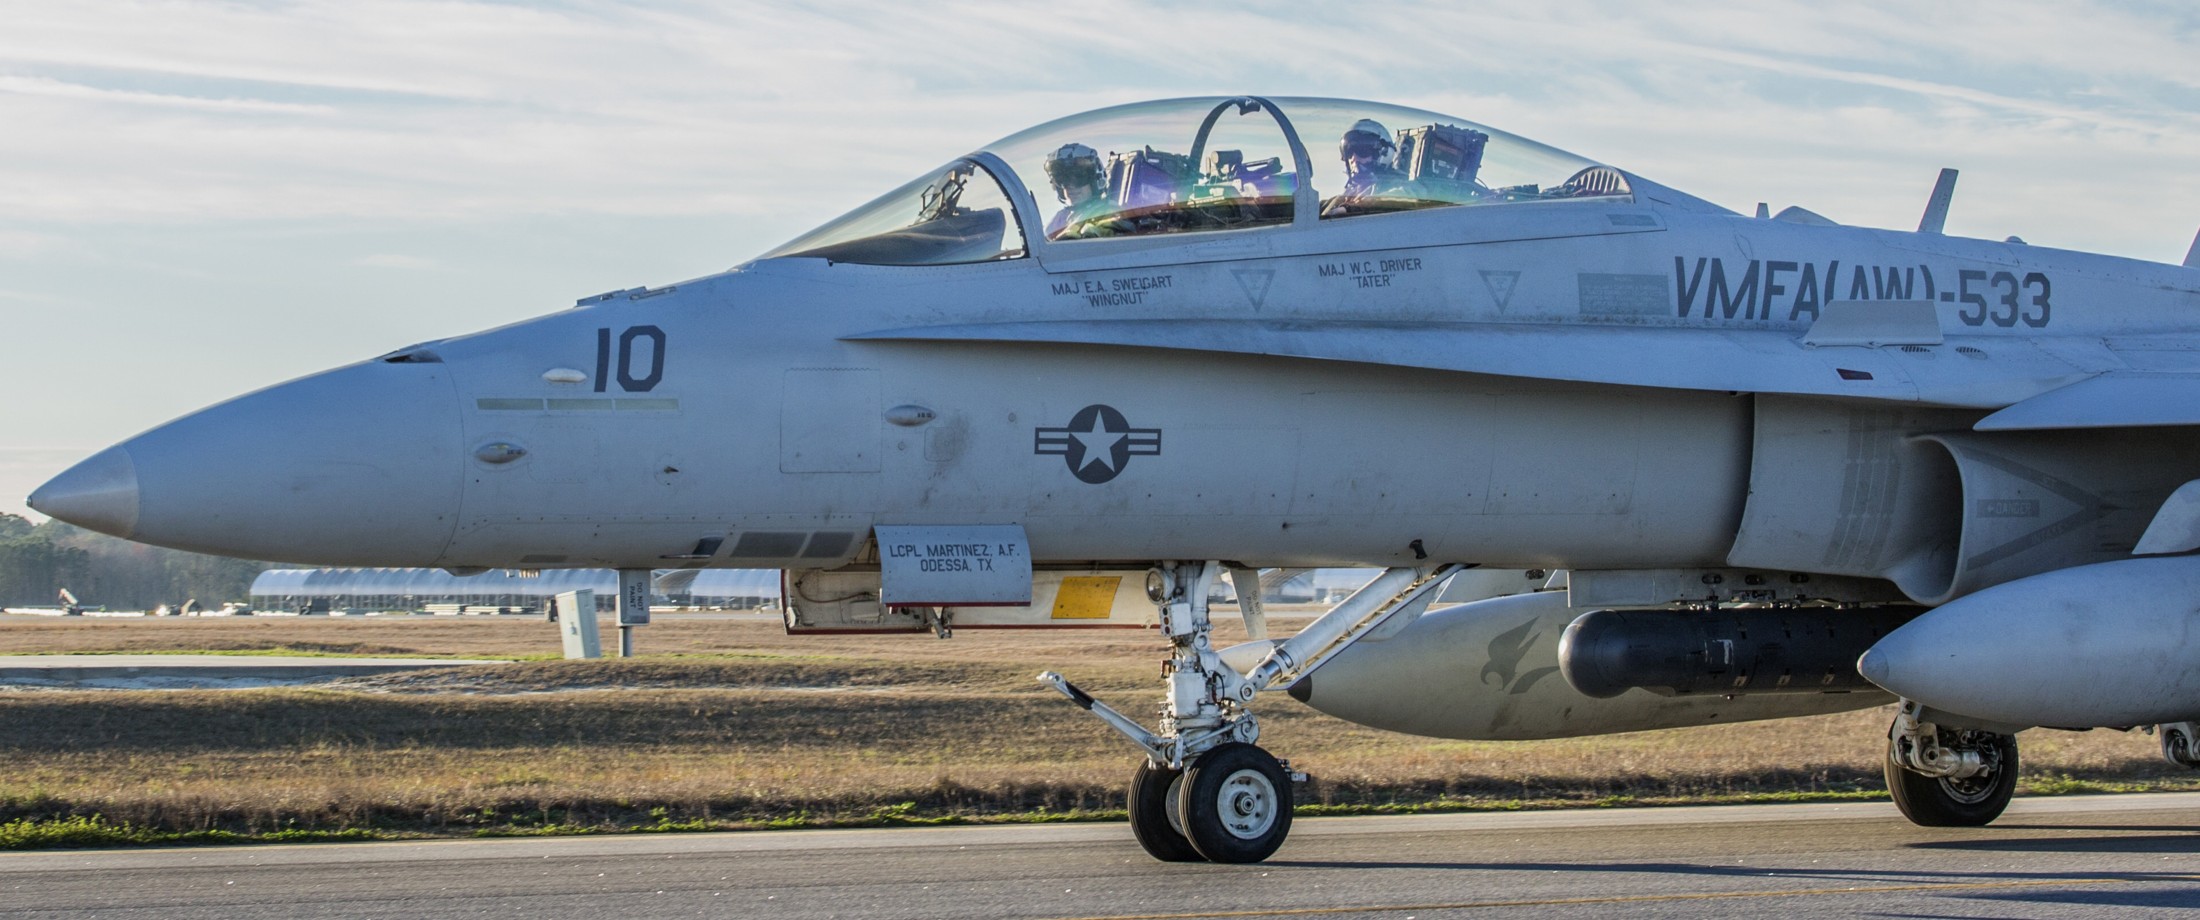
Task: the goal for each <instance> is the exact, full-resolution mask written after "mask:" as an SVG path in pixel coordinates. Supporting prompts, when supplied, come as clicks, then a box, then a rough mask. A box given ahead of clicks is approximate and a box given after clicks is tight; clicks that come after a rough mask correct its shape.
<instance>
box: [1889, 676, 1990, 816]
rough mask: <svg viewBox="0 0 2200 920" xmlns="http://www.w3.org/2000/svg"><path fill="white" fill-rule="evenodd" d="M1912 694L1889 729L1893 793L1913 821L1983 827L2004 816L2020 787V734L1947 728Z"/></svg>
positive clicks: (1896, 804)
mask: <svg viewBox="0 0 2200 920" xmlns="http://www.w3.org/2000/svg"><path fill="white" fill-rule="evenodd" d="M1926 716H1927V714H1926V713H1925V711H1924V708H1923V707H1921V706H1919V705H1918V704H1916V703H1912V702H1909V701H1907V700H1905V701H1903V703H1902V711H1901V713H1900V714H1898V715H1896V716H1895V720H1894V725H1893V726H1892V727H1890V728H1889V729H1888V730H1887V762H1886V773H1887V793H1888V794H1889V795H1891V796H1893V797H1894V804H1895V807H1896V808H1899V809H1901V810H1902V816H1903V817H1905V818H1908V819H1910V821H1911V823H1914V824H1918V825H1922V826H1924V827H1981V826H1984V825H1986V824H1988V823H1991V822H1992V821H1993V820H1994V819H1995V818H1999V817H2001V812H2002V810H2003V809H2005V808H2008V807H2009V797H2010V796H2011V795H2013V794H2014V793H2015V792H2016V791H2017V739H2016V737H2015V736H2013V735H2006V734H2002V733H2000V732H1991V731H1980V730H1973V729H1951V728H1942V727H1940V726H1938V725H1935V724H1934V723H1932V722H1929V721H1925V718H1926Z"/></svg>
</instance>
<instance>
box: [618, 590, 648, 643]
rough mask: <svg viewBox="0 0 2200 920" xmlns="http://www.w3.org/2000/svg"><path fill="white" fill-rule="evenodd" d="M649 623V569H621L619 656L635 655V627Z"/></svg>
mask: <svg viewBox="0 0 2200 920" xmlns="http://www.w3.org/2000/svg"><path fill="white" fill-rule="evenodd" d="M647 625H649V570H648V569H620V570H619V657H621V658H632V657H634V627H636V626H647Z"/></svg>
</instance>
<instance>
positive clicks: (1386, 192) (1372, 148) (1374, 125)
mask: <svg viewBox="0 0 2200 920" xmlns="http://www.w3.org/2000/svg"><path fill="white" fill-rule="evenodd" d="M1397 153H1398V145H1397V144H1395V143H1392V142H1391V140H1390V131H1389V130H1388V129H1386V128H1384V127H1383V126H1382V123H1381V122H1378V121H1376V120H1375V119H1372V118H1362V119H1360V120H1359V121H1356V122H1353V123H1352V127H1350V128H1347V129H1345V132H1344V137H1343V138H1342V139H1340V140H1339V141H1337V156H1338V158H1339V159H1342V160H1343V161H1344V189H1343V190H1342V191H1339V192H1338V193H1337V196H1336V197H1334V198H1331V199H1329V203H1328V204H1326V205H1324V206H1323V207H1322V216H1323V217H1337V216H1340V215H1344V214H1350V213H1352V212H1353V211H1354V210H1355V208H1357V207H1358V206H1361V205H1365V204H1367V203H1369V202H1373V201H1376V200H1380V199H1384V198H1399V197H1406V198H1411V197H1415V196H1414V194H1413V181H1412V180H1410V179H1407V178H1406V174H1405V173H1402V172H1399V171H1398V168H1397V167H1396V166H1393V165H1391V159H1392V158H1393V157H1395V156H1396V155H1397Z"/></svg>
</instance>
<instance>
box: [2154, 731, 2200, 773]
mask: <svg viewBox="0 0 2200 920" xmlns="http://www.w3.org/2000/svg"><path fill="white" fill-rule="evenodd" d="M2193 753H2194V752H2193V749H2192V739H2190V738H2187V737H2185V733H2184V732H2182V731H2179V730H2177V729H2174V728H2164V729H2162V759H2163V760H2167V761H2169V762H2170V763H2173V764H2176V765H2178V766H2180V767H2185V768H2188V769H2195V770H2200V759H2195V758H2194V756H2193Z"/></svg>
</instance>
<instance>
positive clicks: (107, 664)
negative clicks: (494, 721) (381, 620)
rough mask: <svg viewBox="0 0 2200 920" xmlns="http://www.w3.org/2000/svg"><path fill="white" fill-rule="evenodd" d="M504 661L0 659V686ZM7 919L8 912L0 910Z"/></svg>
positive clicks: (253, 682)
mask: <svg viewBox="0 0 2200 920" xmlns="http://www.w3.org/2000/svg"><path fill="white" fill-rule="evenodd" d="M503 663H504V662H501V661H480V660H474V659H463V658H316V657H311V656H296V657H290V656H281V655H0V688H22V687H46V688H56V689H72V690H84V689H102V690H183V689H202V688H205V689H211V688H223V687H273V686H284V685H292V684H310V683H319V682H321V681H327V680H334V679H336V678H340V677H361V676H365V675H369V674H389V673H392V672H396V671H417V670H420V669H422V668H451V667H466V666H472V665H484V664H503ZM0 916H5V908H0Z"/></svg>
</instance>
